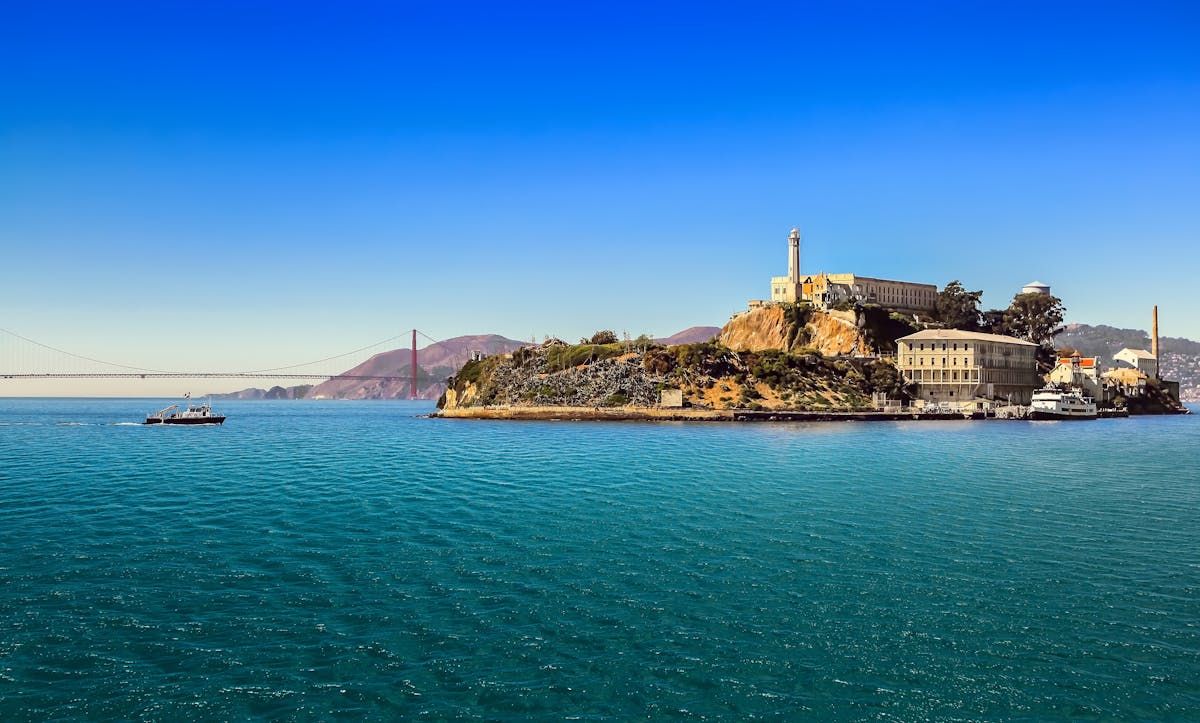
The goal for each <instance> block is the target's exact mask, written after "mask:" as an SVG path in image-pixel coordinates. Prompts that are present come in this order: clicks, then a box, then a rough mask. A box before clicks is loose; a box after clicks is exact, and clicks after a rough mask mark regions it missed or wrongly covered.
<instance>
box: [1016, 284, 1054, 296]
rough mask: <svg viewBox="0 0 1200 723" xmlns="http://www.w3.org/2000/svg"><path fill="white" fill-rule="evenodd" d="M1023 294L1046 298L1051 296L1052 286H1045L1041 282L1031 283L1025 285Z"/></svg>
mask: <svg viewBox="0 0 1200 723" xmlns="http://www.w3.org/2000/svg"><path fill="white" fill-rule="evenodd" d="M1021 293H1022V294H1042V295H1044V296H1049V295H1050V285H1049V284H1043V283H1042V282H1040V281H1030V282H1029V283H1028V284H1025V285H1024V286H1022V287H1021Z"/></svg>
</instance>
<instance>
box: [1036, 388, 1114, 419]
mask: <svg viewBox="0 0 1200 723" xmlns="http://www.w3.org/2000/svg"><path fill="white" fill-rule="evenodd" d="M1097 416H1099V412H1098V410H1097V407H1096V402H1094V401H1093V400H1092V398H1091V397H1085V396H1083V394H1082V393H1081V392H1080V391H1079V390H1078V389H1064V388H1062V387H1059V386H1058V385H1056V384H1047V385H1046V386H1044V387H1042V388H1041V389H1039V390H1037V391H1036V392H1034V393H1033V401H1032V403H1031V404H1030V406H1029V418H1030V419H1042V420H1047V419H1095V418H1096V417H1097Z"/></svg>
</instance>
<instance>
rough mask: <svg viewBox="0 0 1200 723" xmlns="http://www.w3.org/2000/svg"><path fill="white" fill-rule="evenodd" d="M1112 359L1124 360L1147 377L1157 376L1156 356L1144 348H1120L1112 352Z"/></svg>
mask: <svg viewBox="0 0 1200 723" xmlns="http://www.w3.org/2000/svg"><path fill="white" fill-rule="evenodd" d="M1113 360H1114V361H1119V362H1125V363H1126V364H1128V365H1129V366H1131V367H1133V368H1134V369H1137V370H1138V371H1139V372H1141V373H1142V374H1145V375H1146V376H1148V377H1152V378H1153V377H1157V376H1158V358H1157V357H1155V356H1154V355H1153V354H1151V353H1150V352H1148V351H1146V350H1145V349H1128V348H1126V349H1122V350H1121V351H1119V352H1117V353H1116V354H1113Z"/></svg>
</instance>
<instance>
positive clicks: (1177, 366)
mask: <svg viewBox="0 0 1200 723" xmlns="http://www.w3.org/2000/svg"><path fill="white" fill-rule="evenodd" d="M1054 345H1055V346H1056V347H1059V348H1061V347H1065V346H1066V347H1071V348H1072V349H1078V350H1079V352H1080V353H1081V354H1083V355H1084V356H1099V357H1103V358H1104V360H1105V361H1106V362H1108V363H1109V364H1111V363H1112V358H1113V354H1116V353H1117V352H1119V351H1121V350H1122V349H1125V348H1127V347H1128V348H1130V349H1146V350H1149V349H1150V335H1149V334H1147V333H1146V332H1145V331H1143V330H1141V329H1118V328H1116V327H1112V326H1105V325H1103V324H1101V325H1098V326H1092V325H1091V324H1068V325H1067V326H1066V327H1065V328H1064V329H1063V331H1062V333H1061V334H1059V335H1058V336H1056V337H1054ZM1159 356H1160V357H1161V359H1159V374H1160V375H1161V376H1162V378H1163V379H1169V380H1171V381H1177V382H1179V396H1180V398H1181V399H1183V401H1185V402H1189V401H1190V402H1197V401H1200V342H1195V341H1192V340H1191V339H1184V338H1182V337H1172V336H1167V337H1162V338H1160V339H1159Z"/></svg>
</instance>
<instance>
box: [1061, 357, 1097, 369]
mask: <svg viewBox="0 0 1200 723" xmlns="http://www.w3.org/2000/svg"><path fill="white" fill-rule="evenodd" d="M1071 359H1072V357H1069V356H1064V357H1061V358H1059V360H1058V363H1059V364H1063V365H1069V364H1070V363H1071ZM1099 361H1100V359H1099V358H1098V357H1094V356H1081V357H1079V366H1081V367H1084V368H1085V369H1087V368H1095V367H1097V366H1099Z"/></svg>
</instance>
